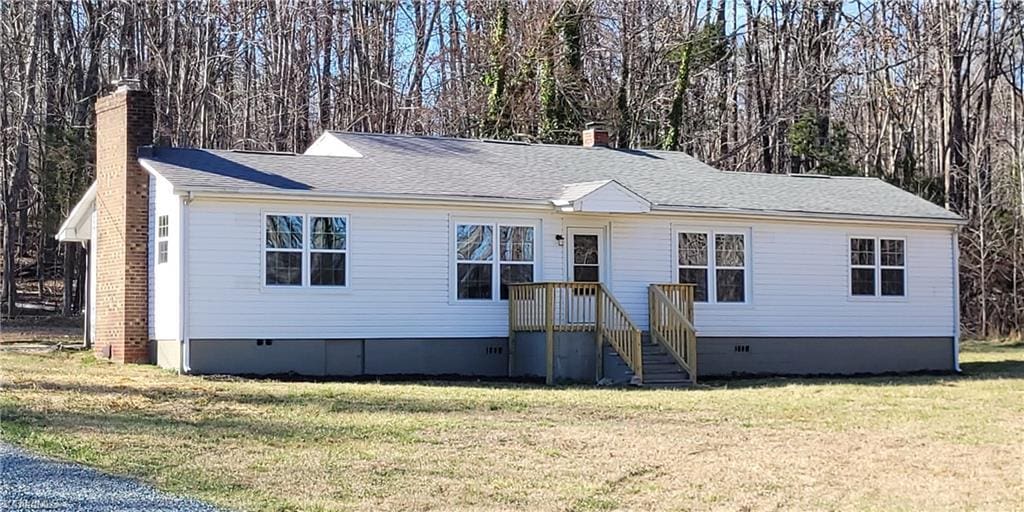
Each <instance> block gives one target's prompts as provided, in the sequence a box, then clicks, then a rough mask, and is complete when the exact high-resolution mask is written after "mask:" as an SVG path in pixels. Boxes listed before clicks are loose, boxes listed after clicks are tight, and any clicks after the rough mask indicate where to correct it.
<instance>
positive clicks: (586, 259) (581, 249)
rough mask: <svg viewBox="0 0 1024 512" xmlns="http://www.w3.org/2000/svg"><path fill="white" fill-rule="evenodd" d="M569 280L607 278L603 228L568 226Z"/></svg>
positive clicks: (587, 280) (598, 279)
mask: <svg viewBox="0 0 1024 512" xmlns="http://www.w3.org/2000/svg"><path fill="white" fill-rule="evenodd" d="M567 234H568V235H569V236H568V238H569V243H568V244H567V245H568V251H569V254H568V255H567V256H568V257H567V258H566V259H567V260H568V262H569V268H568V272H569V273H568V276H569V281H577V282H581V283H597V282H601V281H606V280H607V275H606V267H607V261H605V260H607V258H608V256H607V254H608V251H607V250H606V247H605V240H604V230H603V229H600V228H597V229H595V228H569V230H568V233H567Z"/></svg>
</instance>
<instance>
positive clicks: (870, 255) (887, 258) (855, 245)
mask: <svg viewBox="0 0 1024 512" xmlns="http://www.w3.org/2000/svg"><path fill="white" fill-rule="evenodd" d="M906 293H907V268H906V241H905V240H903V239H900V238H874V237H851V238H850V295H853V296H857V297H863V296H866V297H876V296H882V297H903V296H905V295H906Z"/></svg>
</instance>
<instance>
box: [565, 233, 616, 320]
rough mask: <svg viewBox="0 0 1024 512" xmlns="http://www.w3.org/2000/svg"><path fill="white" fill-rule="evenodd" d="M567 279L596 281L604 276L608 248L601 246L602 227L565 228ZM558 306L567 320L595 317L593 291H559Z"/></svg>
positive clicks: (586, 281) (591, 318)
mask: <svg viewBox="0 0 1024 512" xmlns="http://www.w3.org/2000/svg"><path fill="white" fill-rule="evenodd" d="M567 234H568V238H569V243H568V244H566V245H567V246H568V254H567V258H566V259H567V260H568V262H569V268H568V275H569V281H575V282H578V283H599V282H602V281H605V280H606V279H607V275H606V268H607V259H608V256H607V255H608V251H607V250H606V247H605V237H604V230H603V229H599V228H598V229H594V228H569V229H568V233H567ZM563 293H564V295H565V296H564V297H561V298H560V300H559V303H560V304H561V306H560V307H559V309H562V310H564V311H563V312H562V313H561V314H562V315H564V316H565V319H566V320H567V321H568V322H569V323H571V324H575V323H581V324H588V323H593V322H594V319H595V311H596V310H595V304H594V300H595V298H596V297H595V295H594V293H593V291H588V290H573V291H568V290H566V291H563Z"/></svg>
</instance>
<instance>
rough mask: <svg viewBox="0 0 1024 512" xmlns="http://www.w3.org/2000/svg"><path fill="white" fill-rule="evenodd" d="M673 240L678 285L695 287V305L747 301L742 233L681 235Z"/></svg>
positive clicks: (685, 232)
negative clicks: (675, 245)
mask: <svg viewBox="0 0 1024 512" xmlns="http://www.w3.org/2000/svg"><path fill="white" fill-rule="evenodd" d="M676 240H677V247H678V249H677V250H678V253H677V254H678V268H677V277H678V281H679V282H680V283H688V284H693V285H695V290H694V297H693V298H694V300H695V301H697V302H718V303H742V302H746V301H747V277H748V276H747V235H746V234H745V233H736V232H715V231H712V230H708V231H681V232H679V233H678V234H677V239H676Z"/></svg>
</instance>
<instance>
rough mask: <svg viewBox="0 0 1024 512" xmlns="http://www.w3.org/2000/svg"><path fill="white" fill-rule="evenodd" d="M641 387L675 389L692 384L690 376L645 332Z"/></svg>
mask: <svg viewBox="0 0 1024 512" xmlns="http://www.w3.org/2000/svg"><path fill="white" fill-rule="evenodd" d="M643 354H644V357H643V362H644V382H643V385H644V386H646V387H651V388H676V387H686V386H691V385H692V384H693V382H692V380H691V379H690V375H689V374H688V373H687V372H686V371H685V370H683V368H682V367H681V366H679V363H677V362H676V360H675V358H674V357H672V354H669V352H668V350H666V349H665V347H663V346H661V345H659V344H657V343H655V342H654V341H653V340H651V335H650V334H649V333H647V332H644V334H643Z"/></svg>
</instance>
